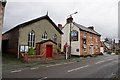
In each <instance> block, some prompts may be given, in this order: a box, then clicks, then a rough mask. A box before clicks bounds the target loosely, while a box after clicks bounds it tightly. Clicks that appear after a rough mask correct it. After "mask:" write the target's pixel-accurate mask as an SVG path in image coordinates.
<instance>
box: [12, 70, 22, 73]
mask: <svg viewBox="0 0 120 80" xmlns="http://www.w3.org/2000/svg"><path fill="white" fill-rule="evenodd" d="M20 71H22V70H14V71H11V73H15V72H20Z"/></svg>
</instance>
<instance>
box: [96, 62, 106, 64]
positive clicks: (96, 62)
mask: <svg viewBox="0 0 120 80" xmlns="http://www.w3.org/2000/svg"><path fill="white" fill-rule="evenodd" d="M103 62H105V61H99V62H96V63H95V64H99V63H103Z"/></svg>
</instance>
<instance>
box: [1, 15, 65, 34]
mask: <svg viewBox="0 0 120 80" xmlns="http://www.w3.org/2000/svg"><path fill="white" fill-rule="evenodd" d="M42 19H47V20H48V21H49V22H50V23H51V24H52V25H53V26H54V28H55V29H56V30H57V31H58V32H59V33H60V34H63V32H62V31H61V30H60V29H59V28H58V27H57V26H56V24H55V23H54V22H53V21H52V20H51V19H50V18H49V16H48V15H45V16H42V17H39V18H36V19H33V20H30V21H27V22H24V23H22V24H19V25H17V26H16V27H14V28H12V29H10V30H8V31H7V32H9V31H11V30H13V29H15V28H18V27H25V26H26V25H29V24H32V23H34V22H37V21H40V20H42ZM7 32H5V33H7ZM5 33H3V34H5Z"/></svg>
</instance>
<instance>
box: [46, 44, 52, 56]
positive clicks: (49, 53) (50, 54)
mask: <svg viewBox="0 0 120 80" xmlns="http://www.w3.org/2000/svg"><path fill="white" fill-rule="evenodd" d="M51 57H52V45H47V46H46V58H51Z"/></svg>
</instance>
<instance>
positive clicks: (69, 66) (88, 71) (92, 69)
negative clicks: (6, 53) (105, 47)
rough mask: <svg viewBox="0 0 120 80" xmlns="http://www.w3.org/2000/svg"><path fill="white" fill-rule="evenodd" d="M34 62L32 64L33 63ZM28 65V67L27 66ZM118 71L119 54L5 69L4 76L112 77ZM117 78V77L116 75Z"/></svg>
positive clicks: (47, 77)
mask: <svg viewBox="0 0 120 80" xmlns="http://www.w3.org/2000/svg"><path fill="white" fill-rule="evenodd" d="M31 64H32V65H31ZM26 66H27V67H26ZM117 71H118V56H117V55H105V56H98V57H88V58H72V59H68V60H56V61H50V62H45V64H41V63H36V64H34V63H29V65H28V64H26V65H24V66H23V65H22V67H18V66H17V67H14V68H11V69H10V68H9V69H7V68H6V69H5V68H4V69H3V75H2V76H3V78H37V80H38V79H40V80H45V79H50V78H111V77H113V76H115V75H116V74H117ZM114 78H115V77H114Z"/></svg>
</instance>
